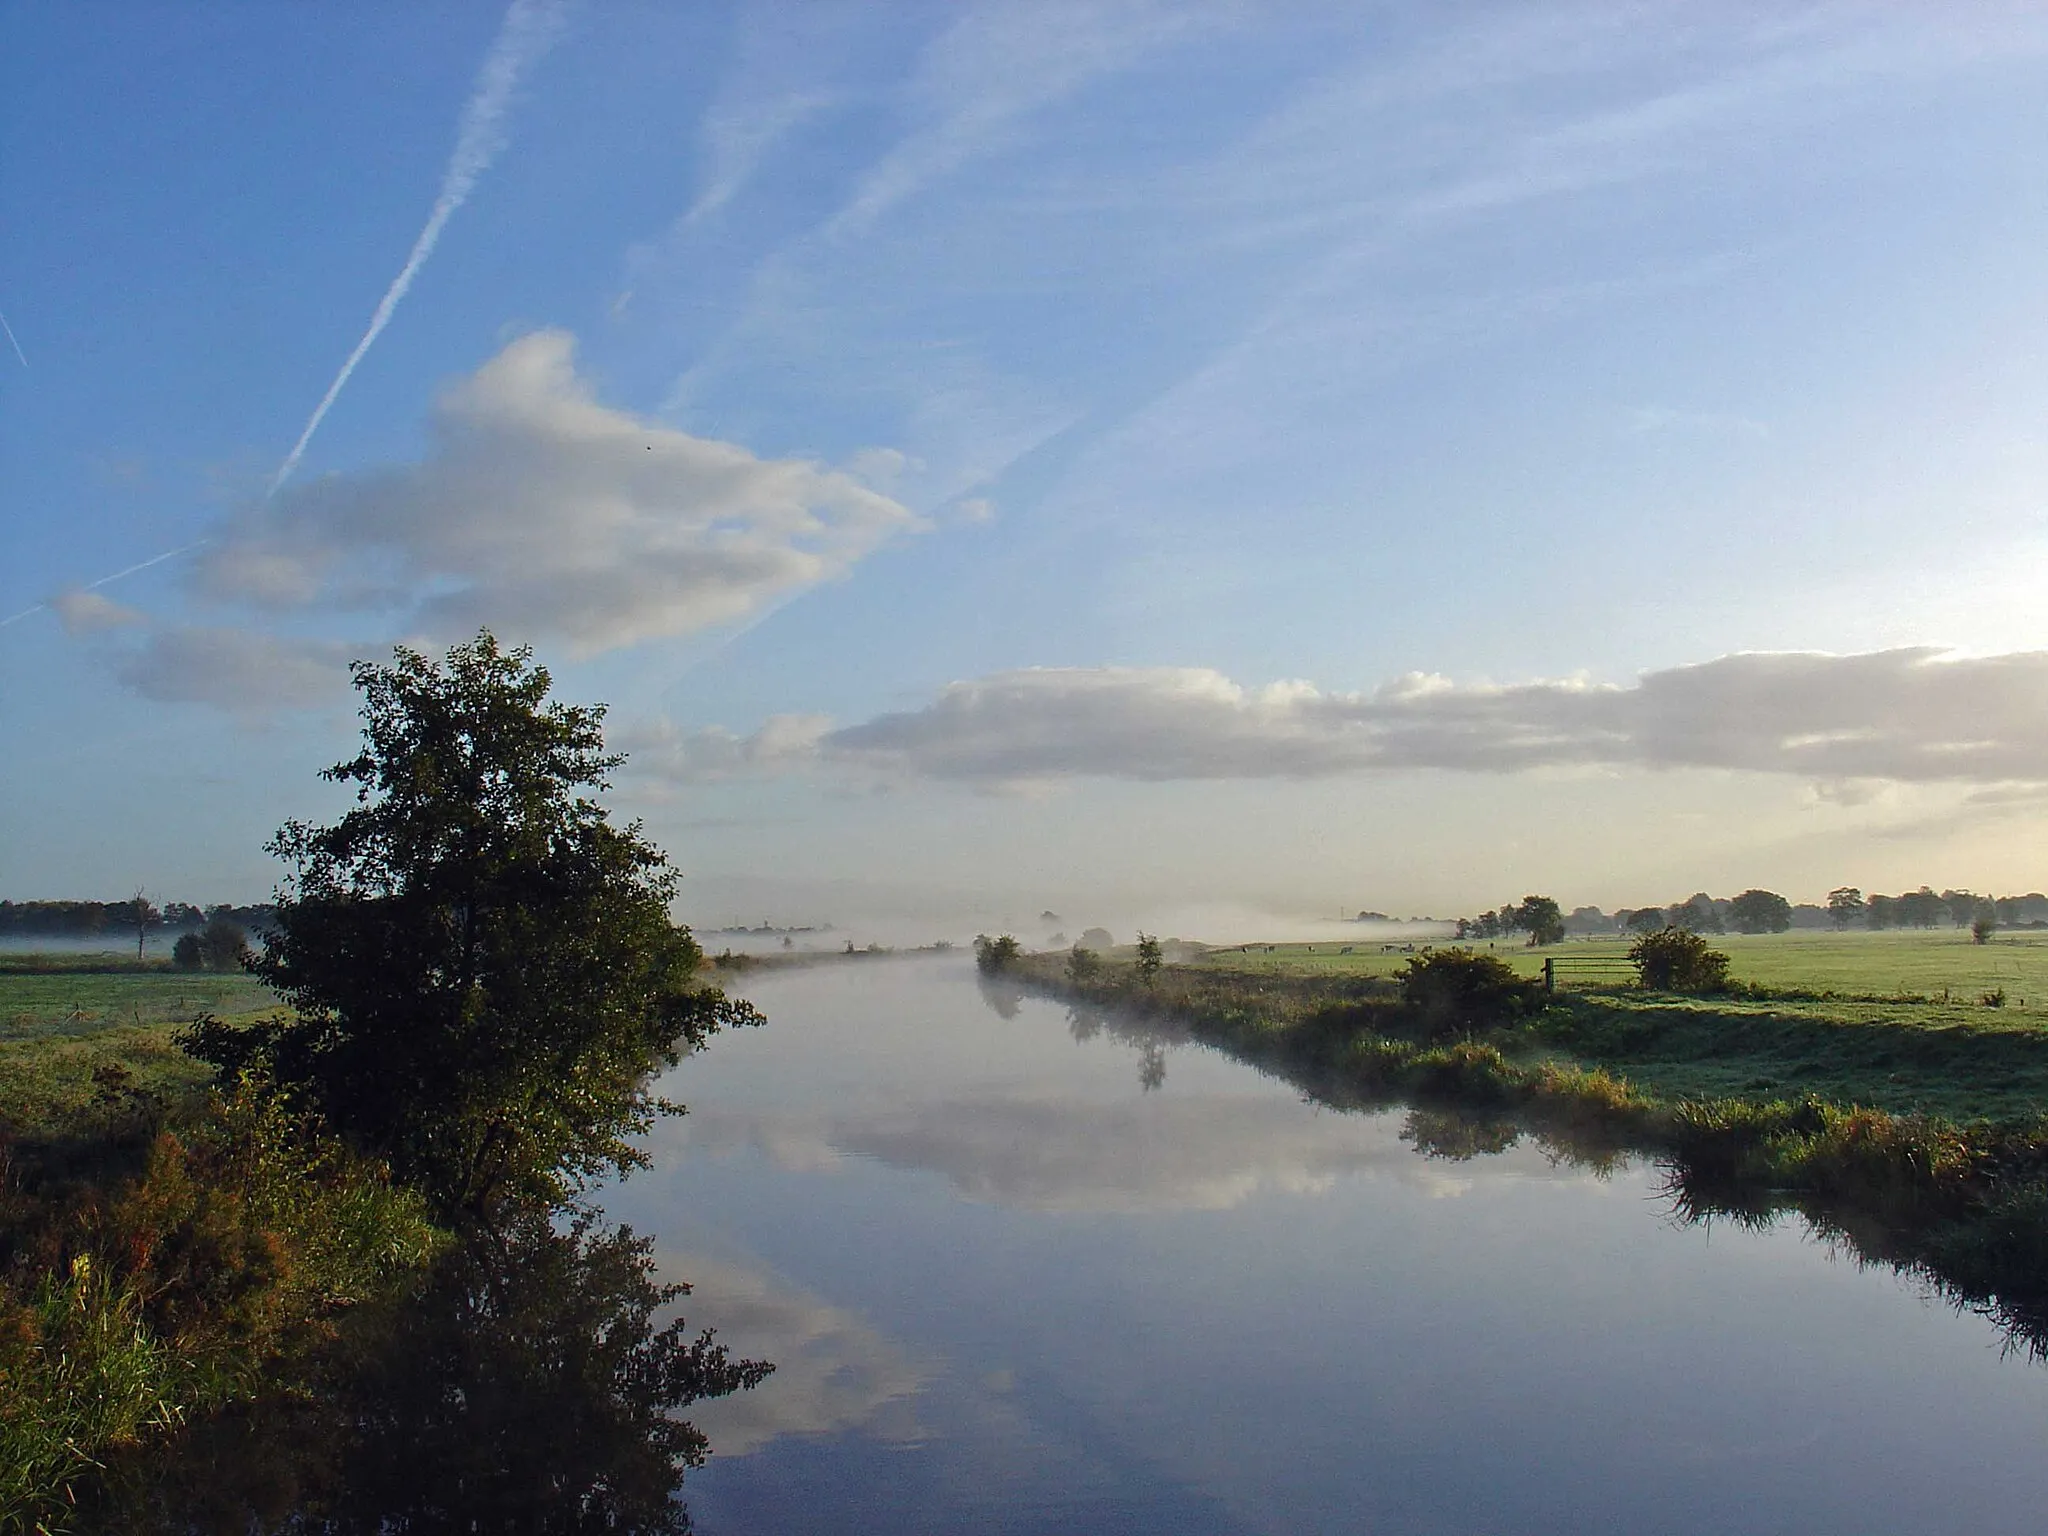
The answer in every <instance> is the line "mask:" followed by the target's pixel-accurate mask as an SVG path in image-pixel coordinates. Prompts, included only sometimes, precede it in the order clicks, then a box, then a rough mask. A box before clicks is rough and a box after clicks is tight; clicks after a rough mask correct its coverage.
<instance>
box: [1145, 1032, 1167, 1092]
mask: <svg viewBox="0 0 2048 1536" xmlns="http://www.w3.org/2000/svg"><path fill="white" fill-rule="evenodd" d="M1138 1086H1139V1087H1140V1088H1142V1089H1143V1090H1144V1091H1145V1092H1147V1093H1150V1092H1151V1091H1152V1090H1153V1089H1154V1088H1164V1087H1165V1086H1166V1047H1165V1046H1163V1045H1161V1044H1160V1043H1159V1042H1158V1041H1157V1040H1148V1041H1146V1042H1145V1044H1143V1045H1141V1046H1140V1047H1138Z"/></svg>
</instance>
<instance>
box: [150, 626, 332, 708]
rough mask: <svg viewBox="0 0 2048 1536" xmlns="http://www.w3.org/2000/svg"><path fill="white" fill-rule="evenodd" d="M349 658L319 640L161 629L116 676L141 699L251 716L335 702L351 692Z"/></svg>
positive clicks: (239, 631)
mask: <svg viewBox="0 0 2048 1536" xmlns="http://www.w3.org/2000/svg"><path fill="white" fill-rule="evenodd" d="M349 656H350V652H349V649H348V647H347V646H343V645H334V644H329V643H326V642H322V641H311V640H289V639H281V638H279V637H277V636H274V635H266V634H260V633H257V632H255V631H251V630H243V629H206V628H179V627H171V626H166V627H162V628H158V629H155V630H152V631H151V633H150V635H149V637H148V639H147V640H145V641H144V642H143V643H142V645H141V646H140V647H139V648H137V649H135V650H133V651H130V652H128V653H127V654H125V655H124V656H122V657H121V659H120V660H119V661H118V662H117V663H116V664H115V668H114V670H115V675H116V676H118V677H119V678H120V679H121V681H122V682H123V683H125V684H127V685H128V686H129V687H130V688H133V689H134V690H135V691H136V692H137V693H139V694H141V695H142V696H143V697H144V698H149V699H156V700H159V701H161V702H164V703H173V704H214V705H218V706H220V707H221V708H223V709H229V710H233V711H235V712H236V713H238V714H250V715H256V714H263V713H266V712H268V711H271V710H277V709H300V708H305V707H308V706H311V705H318V704H324V703H327V702H329V701H331V700H333V699H336V698H338V697H339V696H340V695H341V694H343V693H344V692H345V691H346V690H347V687H348V681H349V677H348V662H349Z"/></svg>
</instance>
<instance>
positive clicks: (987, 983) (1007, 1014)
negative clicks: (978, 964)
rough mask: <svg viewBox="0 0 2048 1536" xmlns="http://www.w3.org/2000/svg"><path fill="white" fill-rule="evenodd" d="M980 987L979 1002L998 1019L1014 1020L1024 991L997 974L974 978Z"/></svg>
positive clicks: (1012, 981) (1011, 981)
mask: <svg viewBox="0 0 2048 1536" xmlns="http://www.w3.org/2000/svg"><path fill="white" fill-rule="evenodd" d="M975 980H976V981H977V982H978V983H979V985H980V987H981V1000H982V1001H983V1002H984V1003H987V1004H988V1005H989V1007H991V1008H993V1009H994V1010H995V1011H996V1014H997V1016H998V1017H999V1018H1005V1019H1014V1018H1015V1017H1017V1010H1018V1009H1019V1008H1020V1007H1022V1006H1023V1003H1024V989H1023V988H1022V987H1021V986H1019V985H1018V984H1017V982H1016V981H1015V980H1014V979H1012V978H1011V977H1008V976H1005V975H1003V974H1002V973H1001V972H997V973H996V974H995V975H989V974H987V973H986V972H984V973H983V974H982V975H980V976H978V977H976V978H975Z"/></svg>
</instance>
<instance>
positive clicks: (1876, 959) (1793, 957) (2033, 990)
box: [1201, 928, 2048, 1014]
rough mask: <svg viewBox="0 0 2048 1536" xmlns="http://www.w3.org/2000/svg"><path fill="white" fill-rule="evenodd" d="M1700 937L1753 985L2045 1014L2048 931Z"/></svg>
mask: <svg viewBox="0 0 2048 1536" xmlns="http://www.w3.org/2000/svg"><path fill="white" fill-rule="evenodd" d="M1429 942H1430V943H1434V944H1437V945H1448V944H1450V943H1452V942H1454V941H1453V940H1450V939H1437V940H1432V941H1429ZM1468 942H1469V947H1471V948H1474V949H1478V950H1481V951H1486V950H1487V949H1488V948H1489V944H1488V942H1487V941H1486V940H1484V939H1480V940H1475V941H1468ZM1707 942H1708V943H1710V944H1712V945H1713V946H1714V948H1716V949H1718V950H1722V951H1724V952H1725V953H1726V954H1727V955H1728V956H1729V958H1730V961H1731V963H1730V966H1729V971H1728V974H1729V976H1730V977H1731V978H1732V979H1734V980H1736V981H1740V982H1746V983H1748V984H1750V985H1752V986H1760V987H1769V988H1774V989H1777V988H1782V989H1785V990H1798V991H1808V992H1833V993H1836V994H1839V995H1842V996H1848V997H1887V998H1889V997H1900V996H1905V997H1913V998H1928V999H1933V1000H1935V1001H1947V1002H1950V1003H1954V1004H1962V1005H1967V1006H1970V1007H1973V1008H1974V1007H1976V1006H1977V1005H1978V1000H1979V999H1980V998H1981V997H1982V996H1983V995H1984V994H1985V993H1987V992H1991V993H1995V992H1999V991H2003V992H2004V993H2005V999H2006V1000H2005V1006H2006V1008H2007V1009H2009V1010H2019V1009H2024V1010H2025V1011H2026V1012H2028V1013H2031V1014H2039V1013H2043V1012H2048V932H2034V931H2025V932H2020V933H2012V934H1999V935H1997V936H1996V937H1994V938H1993V939H1992V941H1991V942H1990V943H1989V944H1976V943H1972V942H1971V939H1970V935H1969V932H1968V930H1965V929H1948V928H1935V929H1924V930H1922V929H1909V930H1886V931H1883V932H1877V933H1872V932H1868V931H1850V932H1846V933H1823V932H1811V931H1801V932H1794V933H1774V934H1754V935H1751V934H1726V935H1721V934H1716V935H1713V936H1711V937H1710V938H1709V939H1708V941H1707ZM1423 947H1424V944H1423V943H1422V942H1420V941H1418V942H1416V943H1414V944H1413V946H1412V948H1411V946H1410V945H1409V943H1408V942H1407V941H1402V942H1401V943H1396V944H1385V943H1382V942H1377V941H1376V942H1362V941H1357V940H1354V941H1352V942H1351V943H1350V944H1349V945H1345V944H1338V943H1330V942H1318V943H1314V944H1272V945H1266V944H1250V945H1245V946H1242V947H1234V948H1229V949H1216V950H1211V951H1210V952H1209V953H1208V954H1207V955H1206V956H1205V957H1204V958H1203V960H1202V961H1201V965H1202V966H1203V967H1205V968H1208V969H1213V970H1223V971H1236V972H1251V973H1254V974H1256V973H1275V972H1277V973H1280V974H1292V975H1360V976H1389V975H1392V974H1394V973H1395V972H1396V971H1398V970H1400V969H1401V967H1402V965H1403V964H1404V963H1406V961H1407V959H1408V956H1409V954H1410V953H1412V952H1416V951H1419V950H1421V949H1422V948H1423ZM1490 947H1491V950H1492V953H1494V954H1496V955H1498V956H1500V957H1501V958H1502V959H1503V960H1506V961H1508V962H1509V963H1510V964H1512V965H1513V966H1515V968H1516V969H1518V970H1520V971H1522V972H1524V973H1525V974H1527V975H1531V976H1536V975H1540V974H1542V971H1543V962H1544V961H1545V960H1546V959H1550V960H1555V961H1557V962H1558V967H1559V970H1560V973H1561V974H1563V975H1565V976H1567V977H1569V976H1570V974H1571V971H1572V968H1573V963H1574V962H1575V961H1580V960H1588V959H1600V958H1604V959H1610V960H1619V959H1622V958H1623V957H1625V956H1626V955H1627V953H1628V940H1626V939H1618V938H1617V939H1572V940H1568V941H1566V942H1565V943H1562V944H1554V945H1551V946H1549V947H1548V948H1545V949H1530V948H1528V947H1527V946H1526V945H1524V944H1522V943H1520V942H1519V941H1516V940H1510V939H1496V940H1493V941H1492V944H1491V946H1490ZM1347 948H1348V949H1349V951H1350V953H1348V954H1347V953H1344V951H1345V950H1346V949H1347ZM1624 974H1625V973H1624Z"/></svg>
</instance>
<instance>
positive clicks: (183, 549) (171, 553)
mask: <svg viewBox="0 0 2048 1536" xmlns="http://www.w3.org/2000/svg"><path fill="white" fill-rule="evenodd" d="M208 542H210V541H209V540H206V539H194V540H193V541H192V542H191V543H190V544H180V545H179V546H178V547H177V548H176V549H167V550H165V551H164V552H163V553H162V554H160V555H151V556H150V557H149V558H148V559H147V560H138V561H136V562H135V564H133V565H131V566H129V567H127V568H126V569H125V570H119V571H116V572H114V574H113V575H111V576H102V577H101V578H100V579H99V580H98V581H88V582H87V583H86V584H85V585H84V586H82V587H80V588H79V589H78V590H79V591H81V592H90V591H92V590H93V588H95V587H104V586H105V585H106V584H107V583H108V582H110V581H119V580H120V579H121V578H122V577H123V576H133V575H134V574H135V573H136V572H137V571H146V570H148V569H149V568H150V567H151V566H152V565H162V564H163V563H164V562H165V561H166V560H175V559H177V558H178V556H180V555H182V554H187V553H189V552H190V551H192V550H195V549H197V548H198V547H199V546H200V545H202V544H205V543H208ZM49 606H50V605H49V604H48V603H31V604H30V605H29V606H28V607H26V608H24V609H22V610H21V612H19V613H10V614H9V615H8V616H7V617H6V618H4V619H0V629H5V628H6V627H7V626H8V625H10V624H15V623H19V622H20V621H21V620H23V619H25V618H27V617H28V616H29V615H30V614H32V613H41V612H42V611H43V610H44V609H45V608H47V607H49Z"/></svg>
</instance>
